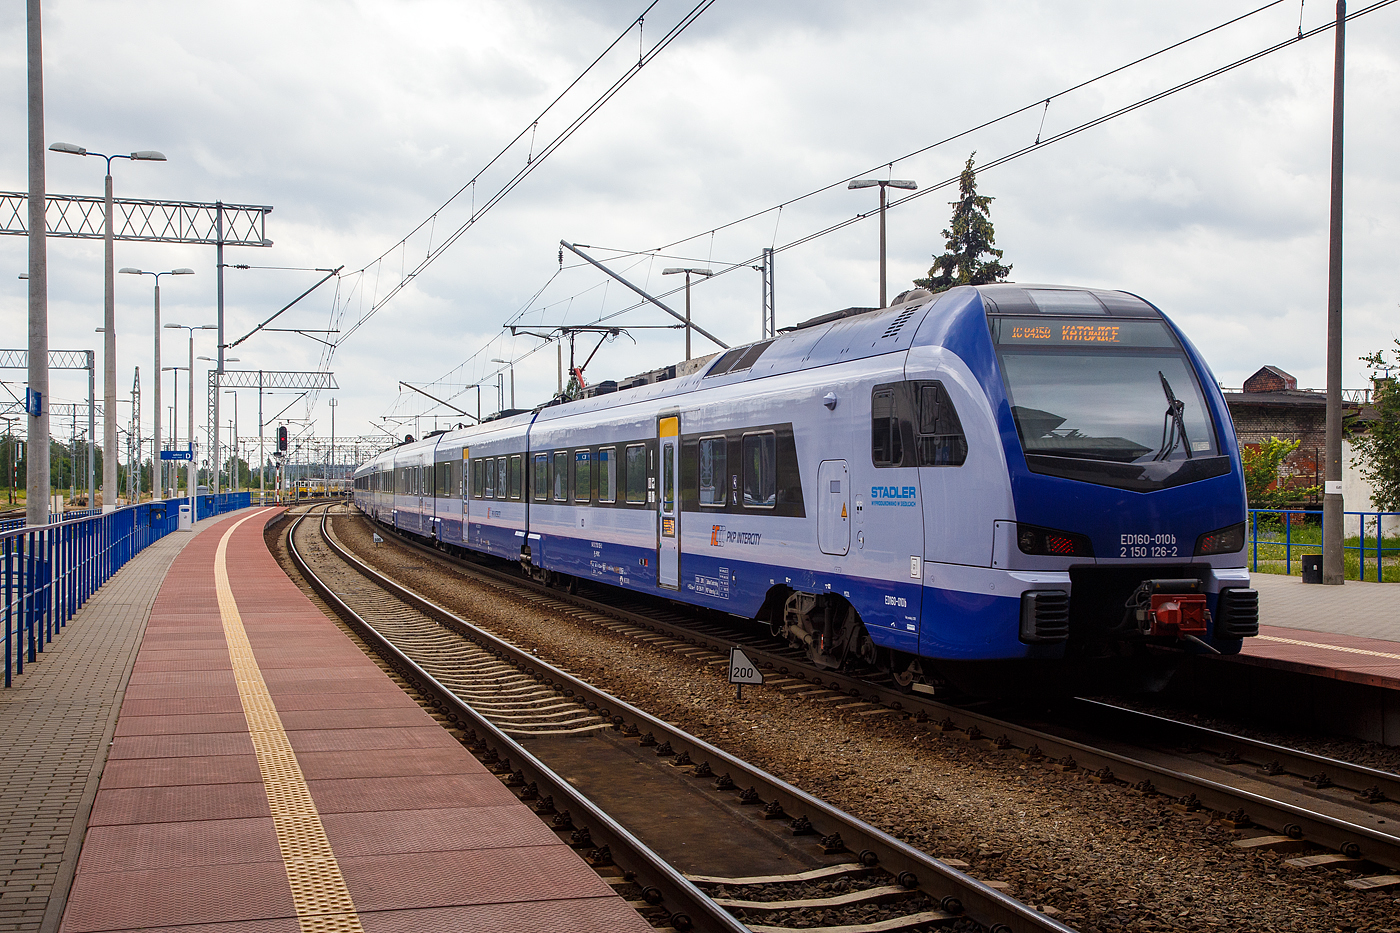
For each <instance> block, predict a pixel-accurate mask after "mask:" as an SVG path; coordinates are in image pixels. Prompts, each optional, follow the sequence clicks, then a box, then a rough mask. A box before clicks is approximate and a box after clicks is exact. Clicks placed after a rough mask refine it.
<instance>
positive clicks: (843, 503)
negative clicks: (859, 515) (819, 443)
mask: <svg viewBox="0 0 1400 933" xmlns="http://www.w3.org/2000/svg"><path fill="white" fill-rule="evenodd" d="M817 495H818V496H819V498H818V506H817V545H818V546H819V547H820V548H821V551H822V553H823V554H845V553H846V552H847V551H849V550H850V549H851V483H850V476H849V475H848V471H847V469H846V461H845V460H823V461H822V462H821V463H820V464H819V465H818V466H817Z"/></svg>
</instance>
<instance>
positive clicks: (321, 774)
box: [297, 748, 476, 781]
mask: <svg viewBox="0 0 1400 933" xmlns="http://www.w3.org/2000/svg"><path fill="white" fill-rule="evenodd" d="M475 761H476V759H475V758H473V759H471V762H475ZM297 763H298V764H300V765H301V773H302V775H303V776H304V777H305V778H306V779H307V780H308V781H316V780H334V779H337V778H340V779H346V780H349V779H351V778H366V777H411V776H415V775H422V774H470V773H473V772H471V771H470V770H468V766H469V764H470V763H469V762H463V761H462V756H461V754H460V753H459V752H458V751H457V750H456V749H455V748H420V749H416V750H415V751H414V752H413V754H412V755H366V754H365V753H364V752H351V751H336V752H301V753H299V754H298V755H297Z"/></svg>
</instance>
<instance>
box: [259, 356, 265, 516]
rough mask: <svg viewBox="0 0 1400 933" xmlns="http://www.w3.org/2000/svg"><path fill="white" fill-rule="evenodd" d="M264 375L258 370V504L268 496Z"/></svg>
mask: <svg viewBox="0 0 1400 933" xmlns="http://www.w3.org/2000/svg"><path fill="white" fill-rule="evenodd" d="M262 392H263V374H262V370H261V369H260V370H258V503H259V504H261V503H263V502H264V501H266V496H267V447H266V442H265V440H264V438H263V410H262Z"/></svg>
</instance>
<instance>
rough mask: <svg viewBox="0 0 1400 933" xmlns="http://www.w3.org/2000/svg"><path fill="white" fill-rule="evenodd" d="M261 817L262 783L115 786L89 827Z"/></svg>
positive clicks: (100, 794)
mask: <svg viewBox="0 0 1400 933" xmlns="http://www.w3.org/2000/svg"><path fill="white" fill-rule="evenodd" d="M497 783H499V782H497ZM259 816H271V813H270V811H269V810H268V808H267V791H266V790H265V789H264V788H263V784H262V781H258V782H257V783H256V784H214V785H211V786H201V785H193V784H182V785H178V786H175V787H113V788H111V789H110V790H106V789H101V788H100V787H99V789H98V791H97V800H96V801H95V802H94V803H93V805H92V816H91V817H89V818H88V825H89V826H115V825H118V824H122V823H131V824H146V823H186V822H190V821H193V820H241V819H250V818H253V817H259Z"/></svg>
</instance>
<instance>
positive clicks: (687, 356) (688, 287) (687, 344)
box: [685, 272, 690, 362]
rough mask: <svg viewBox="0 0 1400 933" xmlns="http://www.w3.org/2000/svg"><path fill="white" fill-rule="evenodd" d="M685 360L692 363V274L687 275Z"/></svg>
mask: <svg viewBox="0 0 1400 933" xmlns="http://www.w3.org/2000/svg"><path fill="white" fill-rule="evenodd" d="M685 358H686V361H687V362H689V361H690V273H689V272H687V273H686V274H685Z"/></svg>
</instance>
